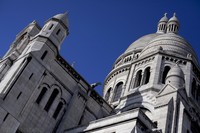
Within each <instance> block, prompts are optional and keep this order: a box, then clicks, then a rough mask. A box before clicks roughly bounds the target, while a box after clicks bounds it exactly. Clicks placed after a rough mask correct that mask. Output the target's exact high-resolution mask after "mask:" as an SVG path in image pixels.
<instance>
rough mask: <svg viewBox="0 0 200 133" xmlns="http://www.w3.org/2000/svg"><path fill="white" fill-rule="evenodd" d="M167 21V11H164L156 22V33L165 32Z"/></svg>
mask: <svg viewBox="0 0 200 133" xmlns="http://www.w3.org/2000/svg"><path fill="white" fill-rule="evenodd" d="M167 22H168V18H167V13H165V14H164V16H163V17H162V18H161V19H160V21H159V22H158V28H157V33H166V30H167Z"/></svg>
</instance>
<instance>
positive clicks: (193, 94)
mask: <svg viewBox="0 0 200 133" xmlns="http://www.w3.org/2000/svg"><path fill="white" fill-rule="evenodd" d="M195 91H196V80H195V79H193V81H192V90H191V93H192V96H193V97H194V98H195V93H196V92H195Z"/></svg>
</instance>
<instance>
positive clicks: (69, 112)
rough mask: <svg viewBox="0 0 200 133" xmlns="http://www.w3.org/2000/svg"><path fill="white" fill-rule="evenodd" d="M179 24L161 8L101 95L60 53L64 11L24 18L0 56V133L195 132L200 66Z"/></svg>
mask: <svg viewBox="0 0 200 133" xmlns="http://www.w3.org/2000/svg"><path fill="white" fill-rule="evenodd" d="M179 27H180V23H179V21H178V19H177V17H176V14H174V16H173V17H172V18H170V19H169V20H168V18H167V15H166V14H165V15H164V17H162V18H161V19H160V21H159V22H158V29H157V32H156V33H153V34H148V35H145V36H143V37H141V38H139V39H138V40H136V41H135V42H133V43H132V44H131V45H130V46H129V47H128V48H127V50H126V51H125V52H124V53H123V54H122V55H120V56H119V58H117V59H116V61H115V63H114V65H113V69H112V70H111V72H110V73H109V74H108V76H107V77H106V79H105V83H104V88H103V97H101V96H99V95H98V93H97V92H96V91H95V90H94V89H93V88H94V86H95V85H90V84H88V83H87V82H86V81H85V80H84V78H83V77H81V75H79V74H78V73H77V72H76V70H74V68H73V67H71V66H70V65H69V64H68V63H67V62H66V61H65V60H64V59H63V58H62V57H61V56H60V55H59V50H60V48H61V44H62V42H63V40H64V38H65V37H66V36H67V35H68V20H67V14H58V15H56V16H54V17H52V18H50V19H49V20H48V21H47V22H46V23H45V25H44V26H43V27H42V28H41V27H40V26H39V25H38V24H37V23H36V22H35V21H34V22H32V23H30V24H29V25H28V26H27V27H26V28H25V29H24V30H22V31H21V32H20V33H19V34H18V35H17V37H16V39H15V41H14V42H13V44H12V45H11V47H10V49H9V50H8V52H7V53H6V54H5V56H4V57H3V58H2V59H1V60H0V116H1V117H0V132H1V133H50V132H53V133H80V132H82V133H156V132H157V133H172V132H173V133H175V132H176V133H198V132H199V130H200V115H199V114H200V106H199V105H200V67H199V63H198V59H197V56H196V54H195V52H194V50H193V48H192V47H191V45H190V44H189V43H188V42H187V41H186V40H185V39H184V38H182V37H181V36H180V35H178V30H179ZM104 99H105V100H104Z"/></svg>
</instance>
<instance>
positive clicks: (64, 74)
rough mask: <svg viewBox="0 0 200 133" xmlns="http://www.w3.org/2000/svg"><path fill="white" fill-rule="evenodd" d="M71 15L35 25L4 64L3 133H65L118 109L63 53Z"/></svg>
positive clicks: (0, 65) (0, 83)
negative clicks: (62, 49)
mask: <svg viewBox="0 0 200 133" xmlns="http://www.w3.org/2000/svg"><path fill="white" fill-rule="evenodd" d="M67 35H68V20H67V14H66V13H65V14H58V15H56V16H53V17H52V18H50V19H49V20H48V21H47V22H46V23H45V25H44V26H43V27H42V28H41V27H40V26H39V25H38V24H37V23H36V21H33V22H32V23H30V24H29V25H28V26H27V27H25V29H23V30H22V31H21V32H20V33H19V34H18V35H17V37H16V39H15V41H14V42H13V44H12V45H11V47H10V49H9V50H8V52H7V53H6V54H5V56H4V57H3V58H2V59H1V60H0V132H1V133H52V132H57V133H63V132H64V130H66V129H68V128H74V127H76V126H78V125H80V124H87V123H89V122H90V121H92V120H96V119H99V118H102V117H105V116H108V115H109V114H110V113H111V112H112V108H111V107H110V106H109V105H108V104H107V103H106V102H105V101H104V100H103V98H102V97H100V96H99V95H98V94H97V93H96V92H95V91H94V90H93V89H92V87H91V86H90V84H88V83H87V82H86V81H85V80H84V79H83V78H82V77H81V76H80V75H79V74H78V73H77V72H76V70H74V68H72V67H71V66H70V65H69V64H68V63H67V62H66V61H65V60H64V59H63V58H62V57H61V56H60V54H59V50H60V48H61V44H62V42H63V40H64V38H65V37H66V36H67Z"/></svg>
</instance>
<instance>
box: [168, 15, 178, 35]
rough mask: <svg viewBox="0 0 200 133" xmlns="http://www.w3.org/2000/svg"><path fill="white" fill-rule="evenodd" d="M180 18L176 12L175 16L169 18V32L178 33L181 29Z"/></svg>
mask: <svg viewBox="0 0 200 133" xmlns="http://www.w3.org/2000/svg"><path fill="white" fill-rule="evenodd" d="M179 26H180V24H179V20H178V19H177V17H176V13H174V16H173V17H172V18H170V19H169V21H168V23H167V33H175V34H177V33H178V30H179Z"/></svg>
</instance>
